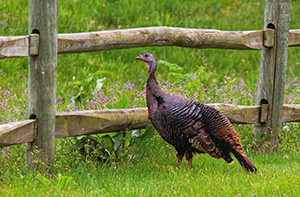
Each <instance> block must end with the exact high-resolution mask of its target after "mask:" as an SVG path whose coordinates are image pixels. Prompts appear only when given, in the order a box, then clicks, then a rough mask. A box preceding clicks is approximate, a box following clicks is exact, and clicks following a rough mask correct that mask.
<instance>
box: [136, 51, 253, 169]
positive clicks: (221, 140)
mask: <svg viewBox="0 0 300 197" xmlns="http://www.w3.org/2000/svg"><path fill="white" fill-rule="evenodd" d="M136 59H138V60H143V61H144V62H145V64H146V65H147V67H148V70H149V74H148V79H147V85H146V100H147V107H148V113H149V119H150V121H151V122H152V124H153V126H154V128H155V129H156V130H157V132H158V133H159V134H160V136H161V137H162V138H163V139H164V140H165V141H167V142H168V143H169V144H171V145H173V146H174V147H175V149H176V151H177V157H178V163H177V167H178V166H179V165H180V163H181V161H182V158H183V157H184V156H185V157H186V159H187V160H188V165H189V168H190V169H191V168H192V158H193V153H207V154H209V155H210V156H212V157H214V158H216V159H220V158H222V159H224V160H225V161H226V162H227V163H228V164H231V163H233V159H232V157H231V155H230V153H232V154H233V155H234V156H235V157H236V158H237V160H238V161H239V163H240V164H241V166H242V167H243V168H244V169H245V170H246V171H248V172H254V173H255V172H256V171H257V169H256V167H255V166H254V165H253V164H252V162H251V161H250V160H249V159H248V158H247V156H246V155H245V153H244V151H243V149H242V146H241V142H240V139H239V136H238V134H237V133H236V131H235V130H234V128H233V126H232V125H231V123H230V122H229V120H228V119H227V118H226V117H225V116H224V115H223V114H221V112H220V111H218V110H216V109H214V108H212V107H209V106H207V105H204V104H202V103H199V102H196V101H190V100H186V99H180V98H177V97H173V96H171V95H169V94H167V93H165V92H163V91H162V90H161V88H160V87H159V84H158V83H157V81H156V79H155V75H154V74H155V70H156V67H157V64H156V58H155V57H154V55H152V54H150V53H145V54H142V55H140V56H139V57H137V58H136Z"/></svg>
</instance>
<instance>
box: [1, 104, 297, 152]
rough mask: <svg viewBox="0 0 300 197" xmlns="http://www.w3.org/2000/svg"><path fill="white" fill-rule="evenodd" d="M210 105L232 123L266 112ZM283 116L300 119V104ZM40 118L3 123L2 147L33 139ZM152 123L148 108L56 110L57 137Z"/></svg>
mask: <svg viewBox="0 0 300 197" xmlns="http://www.w3.org/2000/svg"><path fill="white" fill-rule="evenodd" d="M208 105H209V106H212V107H214V108H216V109H218V110H220V111H221V112H222V113H223V114H224V115H225V116H226V117H227V118H228V119H229V120H230V121H231V122H232V123H237V124H255V123H257V121H259V120H261V117H262V114H263V113H264V112H263V110H262V109H264V107H261V106H241V105H230V104H208ZM282 120H283V121H285V122H300V105H287V104H285V105H283V111H282ZM36 121H38V120H25V121H20V122H14V123H8V124H3V125H0V147H3V146H10V145H14V144H21V143H28V142H32V141H33V140H34V139H35V136H36ZM264 121H266V120H264ZM149 124H151V123H150V121H149V120H148V110H147V108H135V109H109V110H89V111H75V112H68V113H60V114H56V126H55V138H64V137H72V136H81V135H88V134H97V133H109V132H116V131H122V130H123V131H126V130H133V129H143V128H145V127H146V126H147V125H149Z"/></svg>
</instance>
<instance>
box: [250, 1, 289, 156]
mask: <svg viewBox="0 0 300 197" xmlns="http://www.w3.org/2000/svg"><path fill="white" fill-rule="evenodd" d="M289 23H290V0H266V1H265V16H264V29H274V30H275V35H274V46H273V47H272V48H269V49H267V50H263V51H262V53H261V61H260V74H259V81H258V84H259V87H258V92H257V104H258V105H260V104H268V105H269V107H268V109H267V120H266V122H265V123H261V122H258V123H257V124H256V125H255V128H254V134H255V135H256V137H257V138H258V139H263V141H262V143H261V147H260V148H261V150H264V151H265V152H271V151H277V149H278V140H279V135H280V125H281V121H282V105H283V98H284V85H285V74H286V66H287V55H288V38H289ZM262 109H263V108H262Z"/></svg>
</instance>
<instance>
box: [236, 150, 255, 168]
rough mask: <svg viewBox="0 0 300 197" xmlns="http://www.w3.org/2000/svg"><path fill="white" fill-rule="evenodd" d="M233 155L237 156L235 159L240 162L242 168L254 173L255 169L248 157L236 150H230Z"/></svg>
mask: <svg viewBox="0 0 300 197" xmlns="http://www.w3.org/2000/svg"><path fill="white" fill-rule="evenodd" d="M232 153H233V155H234V156H235V157H236V158H237V160H238V161H239V162H240V164H241V166H242V167H243V168H244V170H245V171H247V172H252V173H256V172H257V169H256V167H255V166H254V165H253V163H252V162H251V161H250V159H248V157H247V156H246V155H245V154H241V153H239V152H238V151H236V150H234V149H233V150H232Z"/></svg>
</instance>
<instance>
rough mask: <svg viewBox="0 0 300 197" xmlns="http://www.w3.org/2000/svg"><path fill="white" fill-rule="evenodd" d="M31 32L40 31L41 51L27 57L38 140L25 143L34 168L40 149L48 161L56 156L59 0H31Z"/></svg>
mask: <svg viewBox="0 0 300 197" xmlns="http://www.w3.org/2000/svg"><path fill="white" fill-rule="evenodd" d="M29 34H39V48H38V55H32V54H36V52H37V50H32V51H33V53H31V52H29V53H30V54H29V55H30V56H29V58H28V71H29V74H28V116H29V118H30V119H35V118H36V119H37V125H36V128H37V129H36V139H35V141H33V142H32V143H28V144H27V146H26V159H27V162H28V166H29V168H30V169H33V168H34V166H35V165H34V162H33V161H34V160H35V159H36V157H37V154H36V153H37V152H39V153H38V154H40V155H39V156H40V160H41V161H42V162H44V163H45V164H47V165H51V164H52V163H53V156H54V132H55V110H56V70H57V0H29ZM32 37H36V36H32ZM30 39H31V38H30ZM33 42H34V41H32V40H30V43H33Z"/></svg>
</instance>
